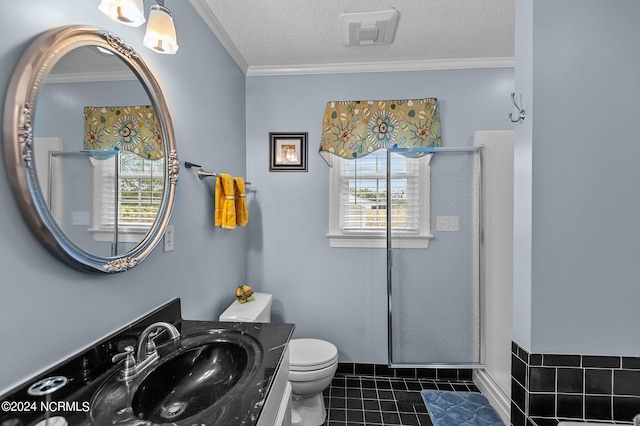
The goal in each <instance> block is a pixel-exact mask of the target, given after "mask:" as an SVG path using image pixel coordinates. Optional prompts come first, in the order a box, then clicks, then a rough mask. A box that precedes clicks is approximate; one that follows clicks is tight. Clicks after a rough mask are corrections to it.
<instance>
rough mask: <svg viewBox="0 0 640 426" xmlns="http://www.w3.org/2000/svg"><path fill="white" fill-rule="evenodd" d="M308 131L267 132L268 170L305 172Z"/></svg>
mask: <svg viewBox="0 0 640 426" xmlns="http://www.w3.org/2000/svg"><path fill="white" fill-rule="evenodd" d="M307 136H308V133H306V132H305V133H275V132H272V133H269V171H270V172H306V171H307Z"/></svg>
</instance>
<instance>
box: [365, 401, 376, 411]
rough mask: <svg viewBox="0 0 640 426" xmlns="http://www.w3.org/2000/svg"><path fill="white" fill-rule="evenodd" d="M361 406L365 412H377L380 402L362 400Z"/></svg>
mask: <svg viewBox="0 0 640 426" xmlns="http://www.w3.org/2000/svg"><path fill="white" fill-rule="evenodd" d="M362 405H363V406H364V409H365V410H369V411H379V410H380V402H379V401H378V400H377V399H363V400H362Z"/></svg>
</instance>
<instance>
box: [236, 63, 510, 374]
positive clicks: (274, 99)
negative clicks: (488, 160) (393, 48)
mask: <svg viewBox="0 0 640 426" xmlns="http://www.w3.org/2000/svg"><path fill="white" fill-rule="evenodd" d="M513 75H514V72H513V69H512V68H505V69H477V70H455V71H421V72H407V73H369V74H334V75H306V76H273V77H248V78H247V174H248V177H249V179H250V180H251V181H252V182H253V183H255V185H254V188H255V189H257V192H256V193H255V194H254V195H253V197H252V198H251V199H250V207H249V213H250V215H252V217H253V219H252V220H250V222H249V231H250V235H249V257H248V270H249V284H250V285H253V286H255V287H256V288H259V289H260V290H262V291H266V292H270V293H273V295H274V299H275V307H274V311H275V312H274V315H275V316H276V318H278V319H283V320H285V321H287V322H294V323H295V324H296V331H295V336H296V337H317V338H323V339H326V340H329V341H331V342H333V343H334V344H335V345H336V346H337V347H338V349H339V351H340V360H341V361H342V362H363V363H386V362H387V290H386V288H387V287H386V285H387V284H386V252H385V250H383V249H344V248H330V247H329V241H328V239H327V237H326V234H327V232H328V217H329V216H328V213H329V212H328V186H329V169H328V167H327V164H326V163H325V162H324V160H323V159H322V158H321V157H320V155H318V154H317V150H318V146H319V144H320V135H321V132H322V115H323V113H324V108H325V106H326V103H327V102H328V101H332V100H354V99H363V100H365V99H407V98H419V97H436V98H438V103H439V107H440V114H441V119H442V135H443V143H444V144H446V145H448V146H470V145H472V134H473V132H474V131H477V130H503V129H509V128H511V123H510V122H509V119H508V117H507V112H509V111H511V110H512V109H513V106H512V105H511V101H510V97H509V93H511V92H512V91H513V78H514V77H513ZM269 132H309V164H308V166H309V171H308V172H307V173H270V172H269V169H268V159H269Z"/></svg>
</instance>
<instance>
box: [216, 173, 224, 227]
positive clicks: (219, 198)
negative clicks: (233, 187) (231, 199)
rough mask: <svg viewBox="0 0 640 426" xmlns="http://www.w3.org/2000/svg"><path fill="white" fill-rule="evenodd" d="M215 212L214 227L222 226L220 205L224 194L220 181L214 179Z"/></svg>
mask: <svg viewBox="0 0 640 426" xmlns="http://www.w3.org/2000/svg"><path fill="white" fill-rule="evenodd" d="M215 202H216V211H215V214H214V223H215V225H216V226H222V207H223V206H222V205H223V204H224V192H223V191H222V179H220V178H219V177H216V201H215Z"/></svg>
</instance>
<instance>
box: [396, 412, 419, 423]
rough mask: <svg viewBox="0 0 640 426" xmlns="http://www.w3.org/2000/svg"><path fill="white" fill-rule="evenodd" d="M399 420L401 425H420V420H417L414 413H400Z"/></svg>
mask: <svg viewBox="0 0 640 426" xmlns="http://www.w3.org/2000/svg"><path fill="white" fill-rule="evenodd" d="M400 421H401V422H402V424H403V425H407V426H412V425H415V426H420V420H418V416H417V415H415V414H407V413H400Z"/></svg>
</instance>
